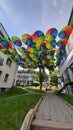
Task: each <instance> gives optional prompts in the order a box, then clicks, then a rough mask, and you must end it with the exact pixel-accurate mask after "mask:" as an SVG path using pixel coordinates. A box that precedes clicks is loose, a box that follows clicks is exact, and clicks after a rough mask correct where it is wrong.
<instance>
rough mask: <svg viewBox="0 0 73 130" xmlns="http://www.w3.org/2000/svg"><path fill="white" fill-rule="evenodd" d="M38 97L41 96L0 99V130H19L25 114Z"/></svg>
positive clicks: (32, 95) (31, 95)
mask: <svg viewBox="0 0 73 130" xmlns="http://www.w3.org/2000/svg"><path fill="white" fill-rule="evenodd" d="M11 95H12V93H11ZM40 97H41V95H36V94H30V95H22V96H16V97H13V98H10V97H9V98H5V97H3V98H0V130H20V127H21V125H22V122H23V120H24V117H25V116H26V114H27V112H28V111H29V110H30V109H31V108H33V107H34V106H35V104H36V103H37V101H38V100H39V98H40Z"/></svg>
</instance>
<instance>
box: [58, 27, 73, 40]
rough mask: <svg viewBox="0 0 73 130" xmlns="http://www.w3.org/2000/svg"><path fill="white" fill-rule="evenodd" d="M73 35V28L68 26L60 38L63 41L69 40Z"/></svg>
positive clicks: (61, 32) (60, 34)
mask: <svg viewBox="0 0 73 130" xmlns="http://www.w3.org/2000/svg"><path fill="white" fill-rule="evenodd" d="M71 33H72V26H71V25H67V26H65V27H64V28H63V29H62V30H61V31H60V32H59V37H60V38H61V39H64V38H69V36H70V34H71Z"/></svg>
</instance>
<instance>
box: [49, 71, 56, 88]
mask: <svg viewBox="0 0 73 130" xmlns="http://www.w3.org/2000/svg"><path fill="white" fill-rule="evenodd" d="M50 84H51V85H53V86H57V85H58V77H57V74H56V73H55V72H51V74H50Z"/></svg>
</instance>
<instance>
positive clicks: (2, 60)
mask: <svg viewBox="0 0 73 130" xmlns="http://www.w3.org/2000/svg"><path fill="white" fill-rule="evenodd" d="M3 62H4V59H3V58H1V57H0V66H2V65H3Z"/></svg>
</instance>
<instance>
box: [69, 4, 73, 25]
mask: <svg viewBox="0 0 73 130" xmlns="http://www.w3.org/2000/svg"><path fill="white" fill-rule="evenodd" d="M72 15H73V6H72V10H71V14H70V18H69V21H68V25H69V24H70V22H71V19H72Z"/></svg>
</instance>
